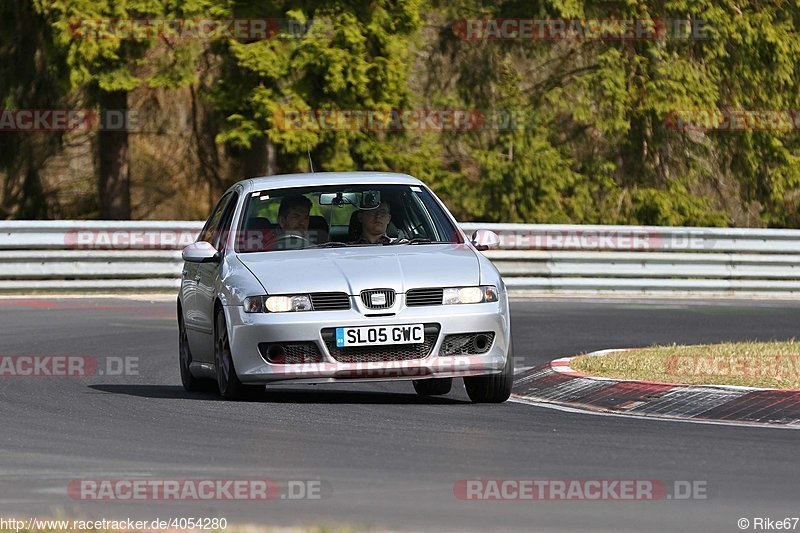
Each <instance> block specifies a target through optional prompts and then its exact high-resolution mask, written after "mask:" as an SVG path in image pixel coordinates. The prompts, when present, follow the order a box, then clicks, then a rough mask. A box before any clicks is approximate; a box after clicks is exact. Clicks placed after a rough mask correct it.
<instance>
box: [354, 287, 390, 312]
mask: <svg viewBox="0 0 800 533" xmlns="http://www.w3.org/2000/svg"><path fill="white" fill-rule="evenodd" d="M361 301H362V302H364V305H366V306H367V307H368V308H370V309H389V308H390V307H392V306H393V305H394V291H393V290H392V289H373V290H368V291H361Z"/></svg>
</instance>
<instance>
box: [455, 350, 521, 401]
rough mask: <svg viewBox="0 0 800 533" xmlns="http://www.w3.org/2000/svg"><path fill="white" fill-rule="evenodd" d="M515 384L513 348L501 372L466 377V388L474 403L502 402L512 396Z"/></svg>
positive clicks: (509, 351)
mask: <svg viewBox="0 0 800 533" xmlns="http://www.w3.org/2000/svg"><path fill="white" fill-rule="evenodd" d="M513 384H514V357H513V351H512V350H511V348H509V350H508V354H507V355H506V364H505V366H504V367H503V371H502V372H501V373H500V374H495V375H492V376H473V377H466V378H464V388H465V389H467V396H469V399H470V400H472V402H473V403H502V402H504V401H506V400H508V397H509V396H511V386H512V385H513Z"/></svg>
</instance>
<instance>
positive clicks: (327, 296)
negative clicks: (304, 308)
mask: <svg viewBox="0 0 800 533" xmlns="http://www.w3.org/2000/svg"><path fill="white" fill-rule="evenodd" d="M310 296H311V305H312V306H314V311H339V310H346V309H350V296H348V295H347V294H345V293H343V292H315V293H312V294H311V295H310Z"/></svg>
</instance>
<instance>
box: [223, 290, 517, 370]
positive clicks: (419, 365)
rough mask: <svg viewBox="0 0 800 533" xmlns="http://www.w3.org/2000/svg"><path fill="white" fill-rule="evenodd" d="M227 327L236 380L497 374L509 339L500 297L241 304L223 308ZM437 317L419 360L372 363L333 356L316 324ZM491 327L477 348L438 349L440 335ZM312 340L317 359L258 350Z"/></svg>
mask: <svg viewBox="0 0 800 533" xmlns="http://www.w3.org/2000/svg"><path fill="white" fill-rule="evenodd" d="M225 310H226V315H227V318H228V325H229V328H230V331H229V333H230V337H229V338H230V343H231V353H232V355H233V362H234V366H235V367H236V372H237V374H238V376H239V379H240V380H241V381H242V382H243V383H270V382H277V381H287V380H291V381H293V382H297V383H326V382H341V381H392V380H410V379H428V378H447V377H463V376H477V375H487V374H497V373H499V372H501V371H502V369H503V367H504V365H505V363H506V357H507V354H508V351H509V349H508V347H509V343H510V339H509V336H510V323H509V317H508V302H507V300H506V297H505V294H502V295H501V297H500V300H499V301H498V302H493V303H481V304H462V305H438V306H429V307H404V306H403V305H402V304H400V305H399V310H397V311H396V313H395V314H394V315H393V316H380V317H378V316H365V313H367V312H369V311H368V310H365V309H362V308H361V306H360V302H359V301H358V299H357V298H353V297H351V309H350V310H347V311H304V312H295V313H245V312H244V309H243V307H241V306H228V307H226V308H225ZM419 323H424V324H431V323H436V324H439V333H438V336H437V338H436V341H435V343H434V345H433V348H432V350H431V352H430V355H428V356H426V357H423V358H419V359H407V360H401V361H397V360H382V361H374V362H340V361H337V360H336V359H334V358H333V357H332V356H331V354H330V352H329V350H328V348H327V346H326V343H325V342H324V339H323V336H322V330H323V329H326V328H337V327H357V326H380V325H395V324H398V325H400V324H419ZM478 332H494V334H495V335H494V341H493V343H492V345H491V347H490V349H489V350H488V351H487V352H485V353H482V354H470V355H446V356H445V355H442V356H440V355H439V352H440V349H441V347H442V344H443V341H444V338H445V336H447V335H453V334H463V333H478ZM263 342H270V343H296V342H314V343H316V345H317V348H318V349H319V351H320V353H321V356H322V361H321V362H318V363H303V364H273V363H269V362H267V361H266V360H265V359H264V358H263V357H262V355H261V353H260V351H259V349H258V345H259V343H263Z"/></svg>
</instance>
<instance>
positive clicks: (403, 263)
mask: <svg viewBox="0 0 800 533" xmlns="http://www.w3.org/2000/svg"><path fill="white" fill-rule="evenodd" d="M238 257H239V260H240V261H241V262H242V263H243V264H244V265H245V266H246V267H247V268H248V269H249V270H250V271H251V272H252V273H253V274H254V275H255V276H256V277H257V278H258V280H259V281H260V282H261V284H262V285H263V286H264V288H265V289H266V290H267V294H289V293H309V292H346V293H348V294H352V295H355V294H359V293H360V292H361V291H362V290H365V289H378V288H381V289H394V290H395V291H396V292H405V291H406V290H408V289H411V288H416V287H456V286H463V285H478V283H479V280H480V266H479V263H478V258H477V257H476V255H475V252H473V251H472V249H471V248H469V247H468V246H466V245H463V244H424V245H394V246H364V247H354V248H328V249H319V250H285V251H278V252H261V253H245V254H239V255H238Z"/></svg>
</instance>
